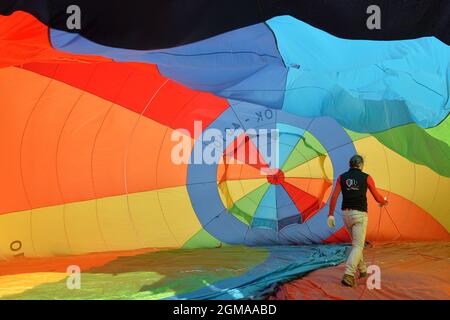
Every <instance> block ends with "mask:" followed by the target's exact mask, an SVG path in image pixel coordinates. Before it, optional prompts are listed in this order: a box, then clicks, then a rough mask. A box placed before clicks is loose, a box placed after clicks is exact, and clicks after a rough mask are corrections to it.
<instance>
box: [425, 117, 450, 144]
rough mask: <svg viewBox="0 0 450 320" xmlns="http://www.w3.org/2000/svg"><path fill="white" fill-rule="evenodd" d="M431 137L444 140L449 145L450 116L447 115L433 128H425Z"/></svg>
mask: <svg viewBox="0 0 450 320" xmlns="http://www.w3.org/2000/svg"><path fill="white" fill-rule="evenodd" d="M425 131H426V132H427V133H428V134H429V135H430V136H432V137H434V138H436V139H438V140H441V141H443V142H445V143H446V144H447V145H448V146H450V117H449V116H447V118H445V120H444V121H442V122H441V123H440V124H439V125H437V126H436V127H434V128H429V129H425Z"/></svg>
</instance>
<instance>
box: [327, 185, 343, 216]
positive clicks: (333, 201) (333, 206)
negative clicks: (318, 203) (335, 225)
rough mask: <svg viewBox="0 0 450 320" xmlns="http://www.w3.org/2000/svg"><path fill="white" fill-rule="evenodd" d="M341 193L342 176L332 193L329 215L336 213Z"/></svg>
mask: <svg viewBox="0 0 450 320" xmlns="http://www.w3.org/2000/svg"><path fill="white" fill-rule="evenodd" d="M339 193H341V177H339V178H338V179H337V180H336V186H335V187H334V191H333V194H332V195H331V202H330V210H329V211H328V216H333V215H334V209H336V202H337V198H338V197H339Z"/></svg>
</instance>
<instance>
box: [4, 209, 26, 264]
mask: <svg viewBox="0 0 450 320" xmlns="http://www.w3.org/2000/svg"><path fill="white" fill-rule="evenodd" d="M30 222H31V220H30V211H20V212H13V213H8V214H2V215H0V257H3V256H4V257H10V256H13V255H18V254H24V255H25V256H31V255H33V253H34V250H33V243H32V240H31V232H30V231H31V224H30ZM13 241H20V242H21V243H22V248H21V249H20V250H18V251H12V250H11V248H10V245H11V243H12V242H13Z"/></svg>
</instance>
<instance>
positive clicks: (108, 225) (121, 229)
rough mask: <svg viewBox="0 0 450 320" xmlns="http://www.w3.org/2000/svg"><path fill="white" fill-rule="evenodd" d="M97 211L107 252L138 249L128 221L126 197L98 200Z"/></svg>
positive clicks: (137, 243) (132, 228) (133, 231)
mask: <svg viewBox="0 0 450 320" xmlns="http://www.w3.org/2000/svg"><path fill="white" fill-rule="evenodd" d="M97 210H98V211H97V212H98V213H97V214H98V219H99V223H100V226H101V232H102V234H103V237H104V239H105V242H106V246H107V248H108V250H111V251H116V250H117V251H118V250H129V249H135V248H139V247H140V245H139V242H138V239H137V235H136V232H135V229H134V226H133V222H132V221H131V219H130V213H129V211H128V205H127V201H126V196H123V195H122V196H116V197H108V198H101V199H98V200H97Z"/></svg>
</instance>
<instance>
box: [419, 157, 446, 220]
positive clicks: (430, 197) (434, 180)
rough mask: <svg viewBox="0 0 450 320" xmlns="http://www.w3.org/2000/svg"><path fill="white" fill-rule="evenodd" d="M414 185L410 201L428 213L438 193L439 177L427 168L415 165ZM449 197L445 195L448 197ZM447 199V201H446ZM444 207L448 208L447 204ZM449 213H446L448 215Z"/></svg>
mask: <svg viewBox="0 0 450 320" xmlns="http://www.w3.org/2000/svg"><path fill="white" fill-rule="evenodd" d="M415 172H416V184H415V189H414V191H415V192H414V197H413V198H412V201H413V202H415V203H417V204H419V206H420V207H421V208H422V209H424V210H425V211H427V212H430V209H431V207H432V204H433V201H434V199H435V196H436V192H437V191H438V190H437V188H438V180H439V176H438V175H437V174H436V173H434V172H433V171H431V170H430V169H429V168H427V167H425V166H422V165H415ZM448 196H449V195H447V197H448ZM448 200H449V199H447V201H448ZM445 207H447V208H449V205H448V204H447V205H446V206H444V207H443V208H441V210H442V209H444V208H445ZM448 213H449V212H447V214H448Z"/></svg>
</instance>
